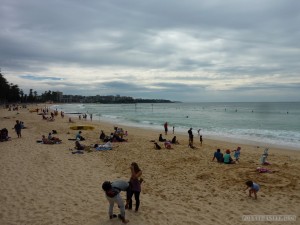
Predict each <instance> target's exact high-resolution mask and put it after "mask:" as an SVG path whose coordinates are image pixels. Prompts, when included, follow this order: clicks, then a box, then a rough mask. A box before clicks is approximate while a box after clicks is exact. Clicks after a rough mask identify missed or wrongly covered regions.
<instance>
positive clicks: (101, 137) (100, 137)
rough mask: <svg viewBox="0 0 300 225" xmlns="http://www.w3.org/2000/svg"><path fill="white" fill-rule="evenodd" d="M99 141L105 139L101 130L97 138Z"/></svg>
mask: <svg viewBox="0 0 300 225" xmlns="http://www.w3.org/2000/svg"><path fill="white" fill-rule="evenodd" d="M99 139H100V140H104V139H105V133H104V131H103V130H101V133H100V136H99Z"/></svg>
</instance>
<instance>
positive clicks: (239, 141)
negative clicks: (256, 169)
mask: <svg viewBox="0 0 300 225" xmlns="http://www.w3.org/2000/svg"><path fill="white" fill-rule="evenodd" d="M78 115H82V113H71V114H66V116H69V117H71V118H76V119H78ZM81 121H85V122H90V121H89V118H88V119H87V120H83V119H82V120H81ZM79 123H80V122H79ZM92 123H95V124H98V123H106V124H110V125H111V126H113V125H114V124H116V123H113V122H112V121H111V120H106V119H103V118H102V119H101V118H99V120H97V117H95V118H93V121H92ZM119 125H121V126H124V127H130V128H137V129H142V130H152V131H155V132H161V133H164V130H163V126H161V127H160V128H159V127H158V126H157V127H154V126H147V125H145V126H143V125H139V124H134V123H130V122H128V123H126V122H121V123H119ZM170 130H171V129H170ZM170 133H171V132H170ZM176 134H177V135H181V136H185V137H186V138H187V139H188V135H187V131H183V130H180V131H177V130H176ZM194 138H195V139H196V138H199V136H198V135H197V134H195V131H194ZM203 138H204V139H205V140H210V141H220V142H222V141H223V142H229V143H234V144H242V143H243V144H246V145H249V146H253V147H257V148H273V149H282V150H284V151H299V150H300V149H299V148H297V147H294V146H285V145H280V144H273V143H267V142H263V141H253V140H247V139H242V138H232V137H225V136H223V137H221V136H217V135H207V136H203Z"/></svg>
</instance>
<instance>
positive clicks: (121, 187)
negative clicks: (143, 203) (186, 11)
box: [102, 162, 143, 223]
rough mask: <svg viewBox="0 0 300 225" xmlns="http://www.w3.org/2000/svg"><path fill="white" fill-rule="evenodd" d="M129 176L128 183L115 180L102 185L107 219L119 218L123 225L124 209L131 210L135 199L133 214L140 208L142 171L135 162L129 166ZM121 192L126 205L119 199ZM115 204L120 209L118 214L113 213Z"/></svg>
mask: <svg viewBox="0 0 300 225" xmlns="http://www.w3.org/2000/svg"><path fill="white" fill-rule="evenodd" d="M130 172H131V176H130V179H129V181H124V180H116V181H113V182H110V181H105V182H103V183H102V189H103V191H104V193H105V196H106V199H107V201H108V202H109V208H108V216H109V219H114V218H119V219H120V220H121V221H122V222H123V223H128V222H129V220H128V219H126V216H125V209H128V210H132V207H133V201H132V197H133V196H134V198H135V212H138V211H139V207H140V193H141V189H142V188H141V184H142V183H143V178H141V176H142V170H141V169H140V168H139V166H138V164H137V163H136V162H133V163H131V165H130ZM121 191H124V192H126V204H124V201H123V199H122V197H121ZM115 203H116V204H117V205H118V207H119V209H120V214H118V215H116V214H114V213H113V208H114V204H115Z"/></svg>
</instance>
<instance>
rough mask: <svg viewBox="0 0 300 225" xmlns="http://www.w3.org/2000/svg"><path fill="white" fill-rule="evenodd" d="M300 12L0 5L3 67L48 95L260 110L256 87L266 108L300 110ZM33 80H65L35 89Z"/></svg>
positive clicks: (289, 7) (64, 0) (119, 4)
mask: <svg viewBox="0 0 300 225" xmlns="http://www.w3.org/2000/svg"><path fill="white" fill-rule="evenodd" d="M299 8H300V2H299V1H297V0H286V1H273V0H266V1H259V0H254V1H239V0H228V1H222V0H207V1H196V0H191V1H178V0H172V1H171V0H166V1H163V2H162V1H158V0H153V1H144V0H142V1H132V0H123V1H117V0H111V1H96V0H90V1H87V2H82V1H79V0H72V1H70V0H61V1H39V0H27V1H18V0H2V1H1V5H0V26H1V32H0V67H1V69H2V73H3V74H4V76H5V77H7V79H8V80H9V81H10V82H13V83H16V84H19V86H20V87H21V88H23V89H24V90H26V89H29V88H33V89H36V90H38V91H41V92H43V91H45V90H49V89H50V90H53V89H54V88H59V89H60V90H61V91H63V92H65V93H69V94H78V93H81V94H84V95H90V94H91V95H92V94H95V93H96V92H97V91H99V90H100V92H101V94H106V93H107V94H121V95H122V94H123V93H124V94H127V95H134V96H135V97H143V98H147V97H150V98H153V97H154V96H155V97H156V98H170V99H172V100H182V101H200V100H201V99H199V98H198V96H199V95H201V96H204V97H205V99H207V101H209V100H211V101H225V100H226V101H227V100H228V101H243V100H245V101H249V100H251V99H252V101H255V100H257V99H260V98H259V95H262V94H261V93H260V92H259V91H258V92H257V94H255V95H254V94H253V93H249V92H248V89H247V88H248V87H253V88H257V89H260V90H265V91H266V92H268V93H269V94H265V95H264V96H270V97H269V99H266V100H270V101H276V100H277V99H276V98H278V99H285V100H290V101H295V100H298V101H299V100H300V99H299V97H297V96H296V95H295V94H294V91H295V90H297V85H296V87H295V84H298V83H299V82H300V76H299V71H300V70H299V69H300V65H299V61H300V51H299V48H300V43H299V39H300V32H299V28H298V26H299V24H300V13H299V10H298V9H299ZM26 74H30V75H32V76H36V77H58V78H61V79H63V80H62V81H55V80H54V81H53V80H52V81H49V80H47V79H45V80H43V79H39V80H37V81H36V82H32V81H31V82H30V83H28V82H26V80H24V77H23V78H22V75H23V76H24V75H26ZM270 78H272V79H271V80H270ZM258 79H259V80H258ZM222 83H224V85H222ZM281 83H282V85H280V84H281ZM83 87H84V88H83ZM276 89H280V90H281V93H280V96H279V95H278V94H275V95H274V93H276ZM237 91H238V94H237ZM231 93H232V94H231ZM234 93H235V94H234ZM272 95H274V96H273V97H272Z"/></svg>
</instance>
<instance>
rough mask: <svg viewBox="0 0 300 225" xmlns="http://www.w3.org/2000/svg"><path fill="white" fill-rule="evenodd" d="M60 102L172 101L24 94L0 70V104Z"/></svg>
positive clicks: (53, 92) (167, 101)
mask: <svg viewBox="0 0 300 225" xmlns="http://www.w3.org/2000/svg"><path fill="white" fill-rule="evenodd" d="M49 101H50V102H61V103H76V102H77V103H78V102H81V103H172V101H170V100H165V99H142V98H137V99H134V98H132V97H128V96H120V95H116V96H113V95H108V96H100V95H96V96H82V95H63V93H62V92H59V91H50V90H49V91H45V92H44V93H42V94H41V95H38V93H37V91H34V90H33V89H30V90H29V93H28V94H25V93H24V91H23V90H22V89H20V88H19V86H18V85H16V84H13V83H9V82H8V81H7V80H6V79H5V77H4V76H3V75H2V74H1V72H0V104H7V103H40V102H49Z"/></svg>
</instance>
